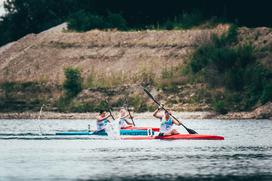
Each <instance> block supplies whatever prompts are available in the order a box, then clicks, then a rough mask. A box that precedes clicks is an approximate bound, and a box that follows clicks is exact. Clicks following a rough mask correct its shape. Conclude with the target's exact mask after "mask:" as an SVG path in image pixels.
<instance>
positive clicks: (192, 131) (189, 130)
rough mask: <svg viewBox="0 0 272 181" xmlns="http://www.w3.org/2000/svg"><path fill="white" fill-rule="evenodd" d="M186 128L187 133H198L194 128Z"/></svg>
mask: <svg viewBox="0 0 272 181" xmlns="http://www.w3.org/2000/svg"><path fill="white" fill-rule="evenodd" d="M186 130H187V131H188V133H189V134H198V133H197V132H196V131H195V130H192V129H189V128H187V129H186Z"/></svg>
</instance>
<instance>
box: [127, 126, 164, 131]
mask: <svg viewBox="0 0 272 181" xmlns="http://www.w3.org/2000/svg"><path fill="white" fill-rule="evenodd" d="M122 129H126V130H148V129H151V130H152V131H155V132H159V131H160V128H152V127H138V126H128V127H125V128H122Z"/></svg>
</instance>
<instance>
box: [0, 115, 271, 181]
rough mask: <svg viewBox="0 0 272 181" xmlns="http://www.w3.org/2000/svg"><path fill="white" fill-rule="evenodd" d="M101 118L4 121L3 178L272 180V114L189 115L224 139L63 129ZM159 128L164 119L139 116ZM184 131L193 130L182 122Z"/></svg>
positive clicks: (196, 125)
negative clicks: (110, 135) (114, 136)
mask: <svg viewBox="0 0 272 181" xmlns="http://www.w3.org/2000/svg"><path fill="white" fill-rule="evenodd" d="M88 124H91V127H93V128H94V126H95V122H94V120H91V121H88V120H41V121H40V125H41V127H42V130H43V135H42V136H40V135H39V125H38V124H36V120H1V121H0V153H1V154H0V163H1V164H0V180H1V181H2V180H111V179H114V180H136V181H137V180H139V181H140V180H141V181H142V180H272V173H271V170H272V142H271V138H272V137H271V126H272V121H269V120H243V121H228V120H226V121H221V120H188V121H187V120H185V121H184V124H185V125H186V126H188V127H189V128H193V129H194V130H196V131H197V132H199V133H202V134H215V135H222V136H224V137H225V140H224V141H205V140H202V141H199V140H198V141H197V140H176V141H162V140H138V141H137V140H136V141H135V140H111V139H108V140H107V139H106V138H107V137H103V136H73V137H66V136H63V137H60V136H55V135H54V133H55V132H56V131H67V130H87V128H88ZM136 124H137V125H139V126H154V127H158V124H159V123H158V121H157V120H136ZM178 129H179V131H180V132H182V133H185V132H186V131H184V130H183V129H182V128H178Z"/></svg>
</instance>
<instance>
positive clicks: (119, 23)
mask: <svg viewBox="0 0 272 181" xmlns="http://www.w3.org/2000/svg"><path fill="white" fill-rule="evenodd" d="M105 22H106V24H107V26H106V28H117V29H118V30H127V22H126V20H125V19H124V18H123V17H122V16H121V15H120V14H116V13H109V15H108V16H107V17H106V18H105Z"/></svg>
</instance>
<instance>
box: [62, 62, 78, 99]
mask: <svg viewBox="0 0 272 181" xmlns="http://www.w3.org/2000/svg"><path fill="white" fill-rule="evenodd" d="M64 73H65V78H66V79H65V81H64V83H63V88H64V91H65V95H66V96H67V97H74V96H76V95H77V94H78V93H79V92H80V91H81V90H82V78H81V74H80V71H79V70H78V69H76V68H72V67H69V68H65V70H64Z"/></svg>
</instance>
